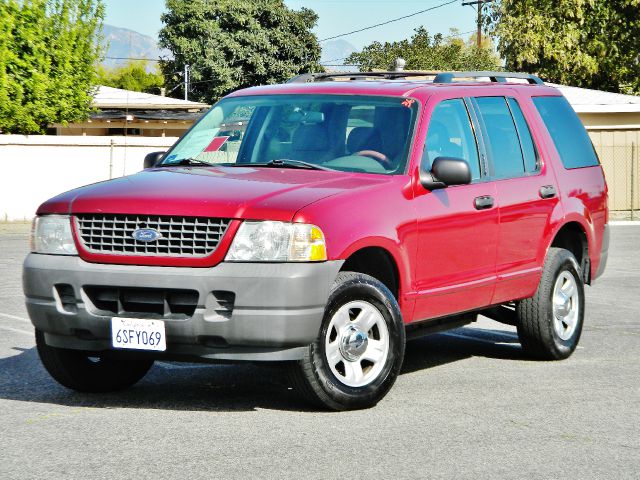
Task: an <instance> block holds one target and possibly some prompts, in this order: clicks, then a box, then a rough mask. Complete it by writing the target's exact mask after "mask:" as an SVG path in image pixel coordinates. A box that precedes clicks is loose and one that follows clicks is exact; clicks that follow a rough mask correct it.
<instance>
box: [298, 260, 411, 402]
mask: <svg viewBox="0 0 640 480" xmlns="http://www.w3.org/2000/svg"><path fill="white" fill-rule="evenodd" d="M404 346H405V331H404V324H403V322H402V316H401V314H400V309H399V307H398V304H397V302H396V300H395V298H394V297H393V294H392V293H391V292H390V291H389V289H388V288H387V287H385V286H384V285H383V284H382V283H381V282H379V281H378V280H376V279H375V278H373V277H370V276H368V275H364V274H360V273H352V272H341V273H340V274H339V275H338V277H337V279H336V282H335V284H334V286H333V289H332V292H331V295H330V296H329V301H328V303H327V307H326V309H325V315H324V319H323V322H322V327H321V328H320V334H319V336H318V339H317V340H316V341H315V342H314V343H313V344H312V345H311V346H310V347H309V349H308V351H307V352H306V354H305V357H304V358H303V359H302V360H301V361H299V362H298V363H297V364H296V365H295V366H294V368H293V371H292V373H293V381H294V384H295V386H296V389H297V390H298V391H299V392H300V393H301V394H303V395H304V396H305V397H306V398H307V399H308V400H310V401H311V402H313V403H315V404H316V405H320V406H322V407H324V408H328V409H331V410H350V409H359V408H368V407H372V406H374V405H375V404H376V403H378V401H380V400H381V399H382V398H383V397H384V396H385V395H386V394H387V392H388V391H389V389H390V388H391V386H392V385H393V383H394V382H395V380H396V378H397V376H398V374H399V372H400V368H401V367H402V360H403V356H404Z"/></svg>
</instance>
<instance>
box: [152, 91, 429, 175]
mask: <svg viewBox="0 0 640 480" xmlns="http://www.w3.org/2000/svg"><path fill="white" fill-rule="evenodd" d="M417 110H418V105H417V102H416V101H414V100H413V99H407V98H402V97H393V98H391V97H373V96H355V95H353V96H351V95H269V96H244V97H232V98H227V99H224V100H221V101H220V102H219V103H217V104H216V105H214V106H213V107H212V108H211V110H210V111H209V112H208V113H207V114H206V115H205V116H204V117H203V118H202V119H201V120H200V121H199V122H198V123H197V124H196V125H195V126H194V127H193V128H192V129H191V130H190V131H189V132H188V133H187V134H186V135H185V136H184V137H183V138H182V139H181V140H180V141H179V142H178V143H177V144H176V145H175V146H174V147H173V148H172V149H171V150H170V151H169V152H168V153H167V155H166V156H165V158H164V160H163V161H162V162H161V164H160V166H171V165H193V166H198V165H205V166H206V165H207V164H224V165H228V166H241V165H246V166H248V165H251V166H281V167H287V166H288V167H293V166H298V167H299V166H301V165H302V162H304V163H306V164H311V166H314V165H317V166H318V167H322V168H323V169H332V170H341V171H350V172H366V173H379V174H388V175H390V174H398V173H404V170H405V164H406V161H407V152H408V150H409V145H410V142H411V136H412V132H413V125H414V123H415V118H416V116H417Z"/></svg>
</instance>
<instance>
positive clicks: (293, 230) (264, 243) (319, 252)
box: [227, 221, 327, 262]
mask: <svg viewBox="0 0 640 480" xmlns="http://www.w3.org/2000/svg"><path fill="white" fill-rule="evenodd" d="M326 259H327V248H326V245H325V243H324V235H323V234H322V230H320V229H319V228H318V227H316V226H315V225H307V224H304V223H285V222H271V221H264V222H244V223H242V225H240V228H239V229H238V232H237V233H236V236H235V238H234V239H233V243H232V244H231V248H229V253H227V261H231V262H319V261H323V260H326Z"/></svg>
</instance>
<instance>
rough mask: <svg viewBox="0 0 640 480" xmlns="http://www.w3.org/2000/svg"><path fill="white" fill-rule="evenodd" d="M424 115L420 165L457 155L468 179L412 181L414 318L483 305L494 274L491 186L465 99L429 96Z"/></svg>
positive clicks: (495, 217) (495, 229) (489, 295)
mask: <svg viewBox="0 0 640 480" xmlns="http://www.w3.org/2000/svg"><path fill="white" fill-rule="evenodd" d="M441 95H442V94H441ZM425 119H426V120H428V127H427V133H426V139H425V142H424V153H423V156H422V165H421V168H422V169H424V170H427V171H428V170H430V168H431V164H432V162H433V161H434V160H435V159H436V158H437V157H440V156H444V157H456V158H462V159H464V160H466V161H467V162H468V163H469V165H470V168H471V172H472V183H471V184H469V185H457V186H451V187H447V188H444V189H440V190H433V191H426V190H425V189H424V188H423V187H421V186H417V187H416V195H415V198H414V202H415V208H416V212H417V224H418V225H417V226H418V243H419V245H418V252H417V262H416V273H415V290H416V292H415V295H416V303H415V313H414V319H415V320H424V319H429V318H436V317H441V316H445V315H450V314H454V313H458V312H463V311H466V310H471V309H474V308H478V307H482V306H485V305H488V304H489V303H490V301H491V298H492V295H493V290H494V286H495V279H496V276H495V255H496V242H497V234H498V208H497V203H496V201H495V199H496V189H495V186H494V184H493V183H492V182H487V181H486V179H485V176H484V168H483V167H482V164H483V163H484V162H481V157H482V154H481V152H482V148H479V147H481V145H479V144H478V141H477V140H478V139H477V137H476V135H475V131H474V128H473V124H472V120H471V119H472V115H471V112H470V111H469V103H468V100H467V99H464V98H450V97H447V96H444V95H442V96H436V97H431V98H430V99H429V103H428V104H427V108H426V111H425Z"/></svg>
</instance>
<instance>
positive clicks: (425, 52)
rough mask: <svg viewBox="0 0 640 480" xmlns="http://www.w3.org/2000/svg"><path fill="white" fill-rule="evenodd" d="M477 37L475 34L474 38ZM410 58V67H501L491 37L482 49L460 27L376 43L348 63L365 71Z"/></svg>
mask: <svg viewBox="0 0 640 480" xmlns="http://www.w3.org/2000/svg"><path fill="white" fill-rule="evenodd" d="M474 38H475V37H474ZM398 57H400V58H403V59H405V60H406V62H407V64H406V69H407V70H498V69H500V59H499V58H498V56H497V55H496V53H495V52H494V50H493V46H492V45H491V42H490V41H489V40H488V39H485V40H484V44H483V45H482V46H481V47H480V48H478V47H477V46H476V44H475V42H474V41H473V40H471V39H470V40H468V41H466V42H465V41H464V40H463V39H462V38H460V36H459V34H458V32H457V31H456V30H452V32H451V35H450V36H448V37H446V38H445V37H444V36H443V35H442V34H436V35H434V36H431V35H429V32H428V31H427V30H426V29H425V28H424V27H419V28H417V29H416V30H415V34H414V35H413V36H412V37H411V38H410V39H406V40H400V41H399V42H385V43H381V42H373V43H372V44H371V45H367V46H366V47H364V48H363V49H362V51H361V52H355V53H352V54H351V55H350V56H349V57H348V58H347V59H346V60H345V63H347V64H353V65H358V66H359V67H360V69H361V70H362V71H367V70H372V69H383V70H387V69H389V68H391V67H392V66H393V64H394V61H395V59H396V58H398Z"/></svg>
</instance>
